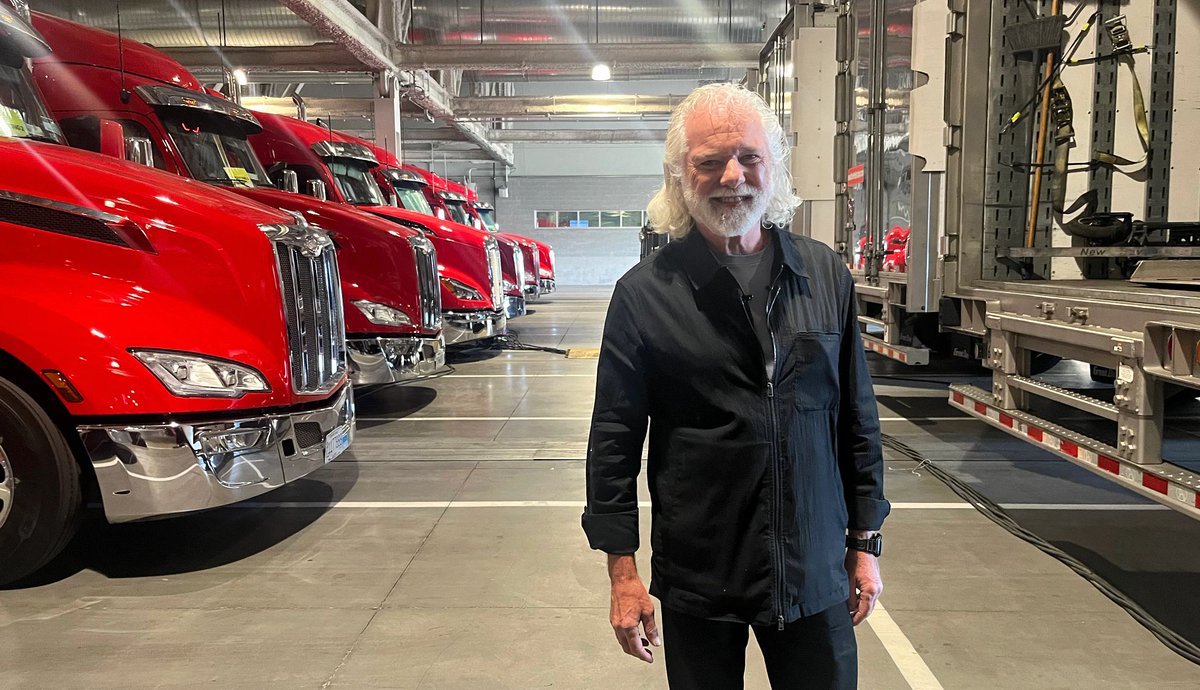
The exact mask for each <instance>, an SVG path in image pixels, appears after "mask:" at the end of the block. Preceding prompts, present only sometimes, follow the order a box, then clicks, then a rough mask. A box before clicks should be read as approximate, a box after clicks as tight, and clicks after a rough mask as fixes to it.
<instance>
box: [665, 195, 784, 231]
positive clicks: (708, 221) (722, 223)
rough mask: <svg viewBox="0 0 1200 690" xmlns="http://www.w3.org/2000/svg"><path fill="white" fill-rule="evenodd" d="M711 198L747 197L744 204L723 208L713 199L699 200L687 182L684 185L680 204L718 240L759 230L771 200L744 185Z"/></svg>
mask: <svg viewBox="0 0 1200 690" xmlns="http://www.w3.org/2000/svg"><path fill="white" fill-rule="evenodd" d="M714 196H715V197H721V196H748V197H750V201H749V202H747V203H742V204H739V205H738V206H736V207H734V208H726V207H724V206H722V205H721V204H719V203H717V202H716V201H714V200H713V198H712V197H708V198H701V197H700V196H698V195H697V194H696V193H695V192H694V191H692V188H691V187H690V186H689V185H688V184H687V183H686V182H685V183H684V185H683V202H684V205H686V206H687V210H688V213H689V214H691V216H692V219H693V220H695V221H696V222H697V223H698V224H700V225H703V226H704V227H705V228H707V229H708V230H710V231H712V232H713V233H716V234H717V235H719V236H721V237H741V236H743V235H745V234H746V233H748V232H750V231H751V230H753V229H755V228H757V227H759V226H760V225H761V224H762V217H763V214H765V213H766V212H767V206H768V205H769V204H770V201H771V200H770V199H769V198H768V197H767V195H766V194H765V193H764V192H763V191H762V190H760V189H754V188H753V187H750V186H749V185H745V184H743V185H741V186H739V187H737V188H736V189H732V190H725V189H722V190H721V191H720V192H719V193H718V194H716V195H714Z"/></svg>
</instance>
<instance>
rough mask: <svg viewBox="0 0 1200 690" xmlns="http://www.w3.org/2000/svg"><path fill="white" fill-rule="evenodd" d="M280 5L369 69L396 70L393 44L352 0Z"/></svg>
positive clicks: (292, 0) (288, 0)
mask: <svg viewBox="0 0 1200 690" xmlns="http://www.w3.org/2000/svg"><path fill="white" fill-rule="evenodd" d="M279 4H281V5H283V6H284V7H286V8H288V9H289V10H291V11H293V12H295V13H296V14H297V16H299V17H300V18H301V19H303V20H304V21H306V22H308V23H309V24H312V26H313V28H315V29H316V30H317V31H320V32H321V33H322V34H324V35H326V36H328V37H329V38H331V39H333V40H334V41H335V42H337V43H339V44H341V45H343V46H345V47H346V50H348V51H349V52H350V54H351V55H353V56H354V57H356V58H358V60H359V61H361V62H362V63H363V64H364V65H366V66H367V67H370V68H372V69H375V70H387V71H391V72H395V71H396V70H397V67H396V63H395V62H393V61H392V56H391V45H392V42H391V41H390V40H389V39H388V37H387V36H386V35H384V33H383V32H382V31H380V30H379V28H378V27H376V26H375V25H374V24H372V23H371V21H370V20H369V19H367V18H366V16H364V15H363V13H362V12H359V11H358V9H357V8H355V7H354V5H351V4H350V2H349V0H279Z"/></svg>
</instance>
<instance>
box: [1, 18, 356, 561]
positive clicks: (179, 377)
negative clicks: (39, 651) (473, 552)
mask: <svg viewBox="0 0 1200 690" xmlns="http://www.w3.org/2000/svg"><path fill="white" fill-rule="evenodd" d="M0 18H2V21H0V82H2V83H3V84H5V88H3V89H0V106H3V112H4V117H3V118H0V134H2V136H0V160H3V161H4V168H3V170H4V174H3V178H2V180H0V233H2V234H3V237H4V239H5V241H4V254H3V259H2V260H0V261H2V262H3V275H4V280H3V281H0V303H2V304H3V305H4V314H5V318H4V319H2V320H0V582H10V581H13V580H15V579H18V578H21V577H23V576H25V575H28V574H29V573H31V572H33V571H34V570H36V569H37V568H39V567H40V566H41V565H43V564H44V563H45V562H47V561H48V560H50V559H51V558H52V557H53V556H54V555H55V554H56V553H57V552H58V551H59V550H60V549H61V548H62V547H63V546H64V545H65V544H66V542H67V541H68V540H69V539H70V537H71V534H72V533H73V531H74V527H75V525H76V524H77V520H78V516H79V514H80V509H81V508H82V506H83V498H82V496H81V493H82V487H83V486H91V487H94V490H95V495H96V499H97V500H98V501H99V502H100V503H101V504H102V505H103V508H104V512H105V515H106V517H107V519H108V520H109V521H111V522H123V521H129V520H138V519H144V518H150V517H159V516H165V515H171V514H176V513H184V512H190V511H195V510H202V509H206V508H212V507H216V506H220V505H224V504H228V503H232V502H235V501H240V500H243V499H246V498H250V497H253V496H257V495H259V494H262V493H264V492H266V491H269V490H270V489H273V488H276V487H278V486H280V485H282V484H284V483H286V482H290V481H292V480H295V479H297V478H299V477H302V476H304V475H305V474H307V473H309V472H311V471H312V470H314V469H317V468H319V467H320V466H322V465H323V464H324V463H326V462H328V461H329V460H332V459H333V458H334V457H336V456H337V455H338V454H339V453H341V452H342V451H343V450H345V448H346V447H347V446H348V445H349V443H350V440H351V437H352V433H353V424H354V411H353V410H354V408H353V403H352V400H351V397H350V394H349V386H348V385H347V380H346V367H345V351H344V347H345V346H344V338H343V332H342V328H343V322H342V315H341V308H342V307H341V297H340V294H339V281H338V268H337V259H336V256H335V254H334V251H333V246H332V242H331V240H330V238H329V237H328V235H327V234H326V233H325V232H323V231H321V230H319V229H317V228H314V227H313V226H311V225H309V224H307V223H306V222H305V221H304V220H303V219H302V218H298V217H295V216H292V215H290V214H287V213H284V212H282V211H279V210H277V209H274V208H270V207H268V206H264V205H262V204H259V203H256V202H253V201H250V200H247V199H244V198H242V197H240V196H238V195H236V194H232V193H230V192H228V191H225V190H220V189H216V188H213V187H209V186H207V185H200V184H196V183H195V182H191V181H188V180H184V179H182V178H180V177H178V176H176V175H170V174H167V173H162V172H157V171H154V170H150V169H148V168H145V167H144V166H140V165H135V164H132V163H129V162H126V161H123V160H117V159H116V158H114V157H112V156H108V155H98V154H95V153H89V152H86V151H79V150H76V149H72V148H69V147H67V146H66V145H64V144H65V142H64V139H63V137H62V134H61V132H60V129H59V127H58V125H57V124H56V123H55V122H54V120H53V119H51V118H50V116H49V113H48V111H47V109H46V107H45V104H44V102H43V101H42V99H41V96H40V95H39V94H38V92H37V90H36V89H35V88H34V86H33V81H32V80H31V79H30V76H29V74H28V72H27V70H26V69H25V63H24V60H25V58H26V57H40V56H44V55H46V54H47V53H48V52H49V47H48V46H47V45H46V44H45V42H44V40H43V39H42V38H41V37H40V36H39V35H38V34H37V32H36V31H35V30H34V29H33V28H32V26H31V25H29V24H28V23H27V22H26V21H25V20H24V19H23V18H22V16H21V15H18V14H15V13H12V12H11V11H8V10H0ZM76 124H77V126H78V128H79V129H80V130H84V129H85V128H86V129H87V131H88V132H90V134H91V135H92V136H93V137H95V139H96V140H97V141H98V142H99V141H102V140H103V141H105V146H107V147H108V148H109V152H111V153H120V150H119V148H123V146H122V147H116V146H115V144H116V143H118V142H114V141H113V140H112V139H107V140H105V139H103V137H102V132H104V131H105V130H106V129H111V128H112V127H114V126H115V127H119V126H120V124H119V123H115V122H112V121H104V120H102V119H100V118H91V119H90V120H89V121H88V122H86V123H85V122H79V123H76ZM119 143H121V144H123V143H124V142H123V141H121V142H119ZM292 269H299V270H292ZM300 294H304V295H308V296H310V299H309V300H301V299H299V298H298V295H300ZM302 324H307V325H310V326H311V327H312V328H313V329H314V331H313V332H314V333H316V334H317V336H318V337H311V338H301V337H300V336H299V335H298V332H299V330H298V329H299V328H300V326H301V325H302Z"/></svg>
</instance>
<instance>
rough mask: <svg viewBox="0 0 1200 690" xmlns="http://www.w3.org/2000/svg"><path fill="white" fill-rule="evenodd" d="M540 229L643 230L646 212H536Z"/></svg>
mask: <svg viewBox="0 0 1200 690" xmlns="http://www.w3.org/2000/svg"><path fill="white" fill-rule="evenodd" d="M533 220H534V225H535V226H536V227H539V228H641V227H642V225H644V224H645V222H646V213H645V212H644V211H534V215H533Z"/></svg>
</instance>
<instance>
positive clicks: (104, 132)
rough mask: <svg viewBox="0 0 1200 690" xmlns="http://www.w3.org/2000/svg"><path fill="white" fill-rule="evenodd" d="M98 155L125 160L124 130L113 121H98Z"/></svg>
mask: <svg viewBox="0 0 1200 690" xmlns="http://www.w3.org/2000/svg"><path fill="white" fill-rule="evenodd" d="M99 138H100V153H103V154H104V155H106V156H112V157H113V158H120V159H121V160H125V128H124V127H122V126H121V123H120V122H116V121H115V120H103V119H102V120H100V137H99Z"/></svg>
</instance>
